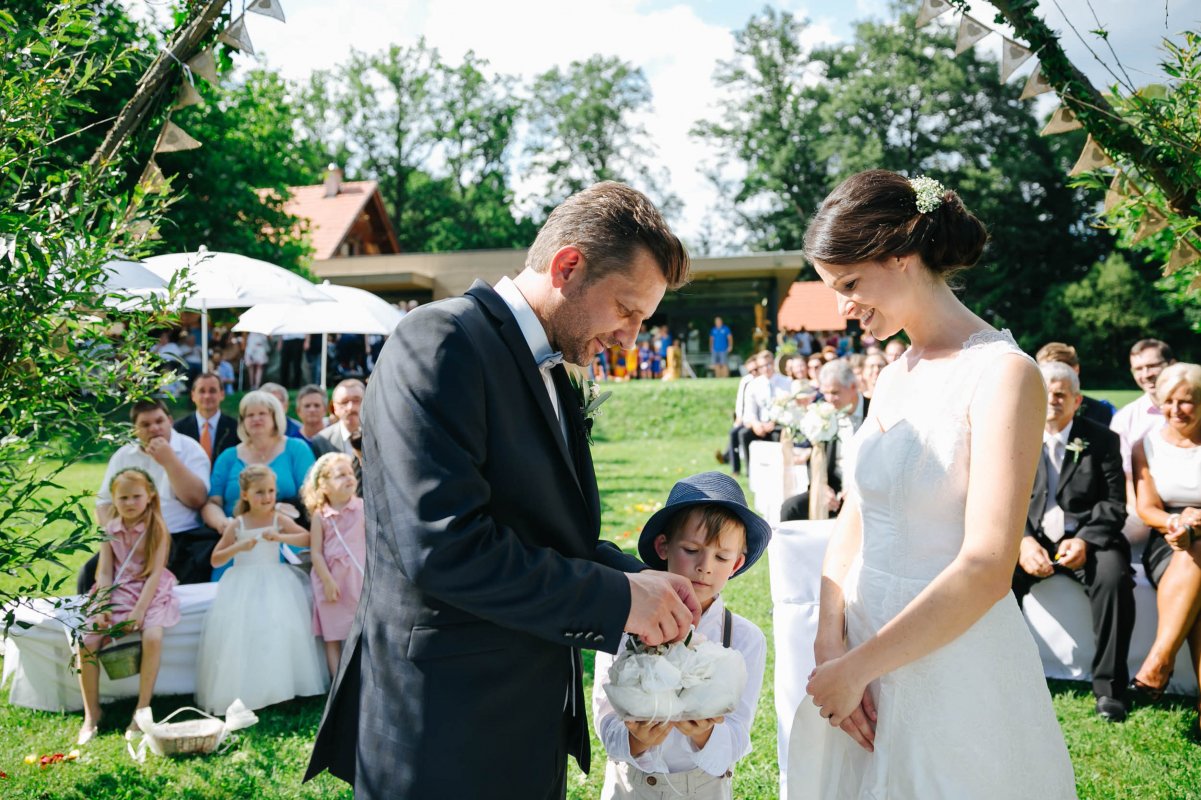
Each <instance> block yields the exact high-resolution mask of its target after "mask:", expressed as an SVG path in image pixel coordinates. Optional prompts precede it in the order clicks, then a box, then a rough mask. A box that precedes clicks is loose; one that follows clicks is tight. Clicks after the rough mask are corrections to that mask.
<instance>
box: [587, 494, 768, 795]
mask: <svg viewBox="0 0 1201 800" xmlns="http://www.w3.org/2000/svg"><path fill="white" fill-rule="evenodd" d="M770 539H771V526H769V525H768V524H767V522H766V521H765V520H764V519H763V518H762V517H760V516H759V515H758V514H756V513H755V512H754V511H752V510H751V509H750V508H748V507H747V504H746V498H745V497H744V495H743V493H742V489H741V488H739V486H738V483H737V482H736V481H734V479H733V478H731V477H729V476H728V475H723V474H722V473H720V472H704V473H701V474H700V475H693V476H692V477H689V478H685V479H683V480H681V481H679V482H678V483H676V485H675V486H673V487H672V490H671V493H670V494H669V495H668V497H667V504H666V505H665V506H664V507H663V508H662V509H660V510H659V511H658V512H656V513H655V514H654V515H653V516H652V517H651V518H650V519H649V520H648V521H647V523H646V525H645V527H643V529H642V535H641V536H640V537H639V539H638V555H639V556H641V557H642V560H643V561H644V562H646V563H647V564H648V565H649V566H650V567H651V568H652V569H659V570H666V571H668V572H673V573H675V574H677V575H683V576H684V577H686V578H688V579H689V580H690V581H692V588H693V591H694V592H695V593H696V598H697V600H698V602H700V604H701V609H702V612H703V613H702V615H701V622H700V625H699V626H697V632H698V633H699V634H701V635H702V636H704V637H705V638H706V639H709V640H710V641H714V642H721V643H722V645H724V646H725V647H732V648H734V649H735V650H737V651H738V652H739V653H741V655H742V658H743V661H744V662H745V664H746V672H747V682H746V688H745V689H743V692H742V696H741V697H740V698H739V700H738V704H737V706H736V707H735V709H734V710H733V711H732V712H730V713H729V714H726V715H725V716H724V717H717V718H714V719H704V720H682V721H675V722H632V721H625V720H622V719H620V718H619V717H618V715H617V713H616V712H615V711H614V709H613V707H612V705H610V703H609V701H608V697H607V696H606V694H605V692H604V685H605V684H606V683H607V682H608V680H609V667H610V666H611V665H612V663H613V660H614V657H613V656H611V655H609V654H608V653H603V652H598V653H597V654H596V679H595V681H594V684H593V688H592V706H593V718H594V719H595V720H596V731H597V735H598V736H599V737H600V740H601V743H602V744H604V746H605V750H606V752H607V753H608V754H609V761H608V765H607V767H606V769H605V786H604V789H603V790H602V792H601V798H602V800H613V799H623V798H667V797H672V798H674V797H690V798H701V799H702V800H707V799H708V798H714V800H716V799H717V798H730V797H732V782H731V776H732V775H733V767H734V764H735V763H736V762H737V761H738V760H739V759H740V758H742V757H743V756H745V755H746V754H747V753H749V752H750V751H751V723H752V722H753V720H754V716H755V706H756V705H757V703H758V702H759V690H760V688H761V686H762V683H763V670H764V665H765V662H766V657H767V640H766V638H765V637H764V636H763V633H762V631H760V630H759V628H758V627H756V625H755V624H754V623H752V622H750V621H749V620H746V619H744V618H743V617H740V616H738V615H737V614H733V613H731V612H730V611H729V610H727V609H726V608H725V606H724V604H723V603H722V599H721V590H722V588H723V587H724V586H725V584H726V581H728V580H729V579H730V578H732V577H733V576H735V575H740V574H742V573H743V572H746V571H747V570H748V569H750V567H751V565H752V564H754V563H755V562H756V561H757V560H759V557H760V556H761V555H763V551H764V550H765V549H766V548H767V543H768V541H769V540H770ZM624 648H625V637H623V641H622V643H621V646H620V647H619V648H618V652H619V653H620V652H622V651H623V650H624Z"/></svg>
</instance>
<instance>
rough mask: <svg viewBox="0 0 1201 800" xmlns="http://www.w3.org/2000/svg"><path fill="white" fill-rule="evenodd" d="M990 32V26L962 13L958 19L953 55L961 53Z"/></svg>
mask: <svg viewBox="0 0 1201 800" xmlns="http://www.w3.org/2000/svg"><path fill="white" fill-rule="evenodd" d="M990 33H992V28H989V27H988V26H987V25H985V24H984V23H982V22H980V21H979V20H976V19H972V18H971V17H969V16H968V15H967V14H964V15H963V19H961V20H960V21H959V33H958V35H957V36H956V37H955V55H959V54H960V53H963V52H964V51H965V50H967V49H968V48H969V47H971V46H972V45H974V44H975V43H976V42H978V41H980V40H981V39H983V38H984V37H985V36H988V35H989V34H990Z"/></svg>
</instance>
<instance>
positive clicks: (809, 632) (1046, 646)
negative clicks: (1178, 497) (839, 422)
mask: <svg viewBox="0 0 1201 800" xmlns="http://www.w3.org/2000/svg"><path fill="white" fill-rule="evenodd" d="M753 474H754V473H752V475H753ZM833 532H834V521H833V520H825V521H821V522H784V523H780V524H778V525H776V526H775V527H774V533H773V535H772V540H771V544H770V545H769V546H768V564H769V570H770V578H771V597H772V625H773V628H774V638H775V648H776V667H775V669H776V676H775V699H776V719H777V732H778V742H777V745H778V756H779V763H780V796H781V797H786V796H787V794H786V788H785V787H786V785H787V775H786V772H787V768H786V765H787V763H788V742H789V739H790V738H791V735H792V727H793V721H794V719H795V717H796V711H797V708H798V707H799V706H800V703H801V701H802V700H803V699H804V698H805V685H806V683H808V679H809V673H810V672H812V671H813V667H814V666H815V664H814V659H813V640H814V638H815V637H816V635H817V614H818V604H819V602H820V599H821V595H820V592H821V566H822V560H823V558H824V557H825V552H826V544H827V542H828V541H829V539H830V536H831V535H832V534H833ZM1135 577H1136V584H1135V590H1134V601H1135V623H1134V635H1133V637H1132V639H1131V642H1130V658H1129V665H1130V674H1131V675H1133V674H1134V672H1135V671H1136V670H1137V669H1138V667H1139V666H1140V665H1141V664H1142V662H1143V658H1145V657H1146V655H1147V651H1148V650H1150V648H1151V643H1152V641H1153V640H1154V639H1155V625H1156V621H1157V619H1158V617H1159V614H1158V612H1157V609H1156V605H1155V590H1154V589H1153V588H1152V587H1151V586H1150V584H1148V583H1147V580H1146V578H1145V577H1143V574H1142V568H1141V567H1140V566H1136V567H1135ZM1010 602H1012V601H1010ZM1023 610H1024V612H1025V614H1026V622H1027V623H1028V624H1029V626H1030V631H1031V633H1032V634H1033V635H1034V640H1035V642H1037V643H1038V650H1039V655H1040V656H1041V657H1042V662H1043V673H1044V674H1045V675H1046V676H1047V677H1050V678H1063V679H1067V680H1079V681H1089V680H1091V678H1092V675H1091V672H1090V669H1091V666H1092V659H1093V652H1094V651H1095V649H1096V648H1095V646H1094V643H1093V625H1092V614H1091V612H1090V610H1089V604H1088V598H1087V597H1086V596H1085V594H1084V589H1083V587H1081V586H1080V585H1079V584H1077V583H1076V582H1075V581H1073V580H1072V579H1071V578H1068V577H1067V576H1064V575H1056V576H1054V577H1052V578H1050V579H1048V580H1045V581H1042V582H1040V583H1038V584H1036V585H1035V586H1034V588H1033V589H1031V591H1030V594H1029V595H1027V597H1026V599H1025V601H1024V603H1023ZM1168 690H1169V691H1171V692H1173V693H1177V694H1185V695H1192V696H1196V695H1197V693H1198V688H1197V680H1196V676H1195V675H1194V674H1193V669H1192V663H1191V662H1190V660H1189V654H1188V650H1187V646H1186V647H1182V648H1181V650H1180V654H1179V655H1178V657H1177V660H1176V672H1175V674H1174V676H1173V678H1172V682H1171V683H1170V684H1169V685H1168Z"/></svg>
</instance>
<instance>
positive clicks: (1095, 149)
mask: <svg viewBox="0 0 1201 800" xmlns="http://www.w3.org/2000/svg"><path fill="white" fill-rule="evenodd" d="M1111 164H1113V159H1112V158H1110V157H1109V154H1108V153H1106V152H1105V151H1104V150H1102V149H1101V145H1099V144H1097V140H1096V139H1094V138H1093V137H1092V136H1091V135H1090V136H1089V137H1088V140H1087V141H1086V142H1085V143H1084V149H1083V150H1081V151H1080V158H1078V159H1076V164H1075V166H1073V167H1072V170H1071V171H1070V172H1069V173H1068V175H1079V174H1080V173H1082V172H1092V171H1093V170H1095V169H1101V167H1108V166H1110V165H1111Z"/></svg>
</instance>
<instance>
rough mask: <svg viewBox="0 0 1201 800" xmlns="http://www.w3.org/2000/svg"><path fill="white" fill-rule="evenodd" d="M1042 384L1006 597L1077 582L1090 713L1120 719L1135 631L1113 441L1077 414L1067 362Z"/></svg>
mask: <svg viewBox="0 0 1201 800" xmlns="http://www.w3.org/2000/svg"><path fill="white" fill-rule="evenodd" d="M1042 372H1043V378H1044V379H1045V380H1046V381H1047V423H1046V430H1045V431H1044V433H1043V456H1042V459H1041V460H1040V461H1039V465H1038V472H1037V474H1036V475H1035V478H1034V491H1033V494H1032V495H1031V497H1030V510H1029V514H1028V516H1027V520H1026V532H1025V535H1024V536H1023V537H1022V546H1021V551H1020V553H1019V556H1018V566H1017V569H1016V570H1015V571H1014V576H1013V593H1014V595H1015V596H1016V597H1017V601H1018V604H1019V605H1020V604H1021V602H1022V598H1024V597H1025V596H1026V594H1027V592H1029V591H1030V587H1031V586H1033V585H1034V584H1035V583H1038V582H1039V581H1041V580H1043V579H1045V578H1049V577H1051V576H1052V575H1054V574H1056V573H1059V574H1062V575H1067V576H1068V577H1070V578H1072V579H1073V580H1076V581H1077V582H1079V583H1081V584H1083V585H1084V589H1085V591H1086V592H1087V593H1088V599H1089V603H1090V605H1091V608H1092V615H1093V636H1094V638H1095V640H1096V645H1097V649H1096V654H1095V655H1094V656H1093V664H1092V672H1093V694H1094V695H1096V698H1097V703H1096V711H1097V714H1098V715H1099V716H1101V717H1102V718H1104V719H1107V720H1109V721H1111V722H1121V721H1123V720H1124V719H1126V702H1125V693H1126V685H1127V684H1128V683H1129V682H1130V674H1129V668H1128V667H1127V664H1126V659H1127V656H1128V655H1129V652H1130V635H1131V633H1132V632H1133V630H1134V576H1133V572H1132V570H1131V568H1130V544H1129V542H1127V541H1126V537H1125V536H1123V535H1122V525H1123V523H1124V522H1125V521H1126V479H1125V475H1124V474H1123V472H1122V454H1121V447H1120V443H1119V440H1118V436H1117V434H1116V433H1114V432H1113V431H1111V430H1109V429H1108V428H1105V427H1102V426H1101V425H1098V424H1096V423H1094V422H1091V421H1090V420H1087V419H1084V418H1082V417H1076V416H1075V415H1076V410H1077V409H1078V408H1079V407H1080V401H1081V395H1080V381H1079V379H1078V378H1077V377H1076V373H1075V371H1073V370H1072V368H1071V367H1069V366H1068V365H1067V364H1063V363H1060V362H1048V363H1045V364H1043V365H1042Z"/></svg>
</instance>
